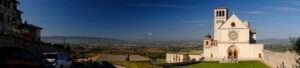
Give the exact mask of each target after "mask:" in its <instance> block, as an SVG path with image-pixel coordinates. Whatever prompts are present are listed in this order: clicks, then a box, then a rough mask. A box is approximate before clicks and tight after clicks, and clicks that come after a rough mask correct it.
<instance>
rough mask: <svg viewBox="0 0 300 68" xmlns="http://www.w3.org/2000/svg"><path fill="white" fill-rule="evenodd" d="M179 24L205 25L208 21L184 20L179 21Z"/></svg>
mask: <svg viewBox="0 0 300 68" xmlns="http://www.w3.org/2000/svg"><path fill="white" fill-rule="evenodd" d="M180 23H181V24H192V25H200V26H202V25H205V23H209V21H208V20H184V21H180Z"/></svg>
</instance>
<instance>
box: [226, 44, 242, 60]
mask: <svg viewBox="0 0 300 68" xmlns="http://www.w3.org/2000/svg"><path fill="white" fill-rule="evenodd" d="M227 54H228V58H238V57H239V52H238V50H237V47H235V46H230V47H229V48H228V51H227Z"/></svg>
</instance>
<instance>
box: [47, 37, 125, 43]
mask: <svg viewBox="0 0 300 68" xmlns="http://www.w3.org/2000/svg"><path fill="white" fill-rule="evenodd" d="M42 40H43V41H46V42H50V43H55V44H63V43H64V40H65V42H66V43H71V44H93V43H123V42H125V40H119V39H112V38H103V37H87V36H44V37H42Z"/></svg>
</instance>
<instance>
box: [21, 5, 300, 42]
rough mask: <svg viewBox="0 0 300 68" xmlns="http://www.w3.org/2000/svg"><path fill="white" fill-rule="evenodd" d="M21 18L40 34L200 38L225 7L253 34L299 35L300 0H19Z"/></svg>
mask: <svg viewBox="0 0 300 68" xmlns="http://www.w3.org/2000/svg"><path fill="white" fill-rule="evenodd" d="M18 1H19V2H20V5H19V6H18V8H19V9H20V10H21V11H23V12H24V14H23V16H22V18H23V20H27V21H28V23H31V24H34V25H37V26H41V27H43V28H44V29H43V31H42V36H95V37H108V38H118V39H130V40H142V39H151V40H201V39H202V38H203V37H204V36H205V34H206V33H207V32H211V33H212V32H213V9H214V8H216V7H226V8H229V14H230V15H231V13H232V11H234V12H235V14H236V15H237V16H238V17H239V18H240V19H241V20H243V21H244V20H249V21H250V23H251V26H250V27H251V28H257V38H258V39H270V38H272V39H273V38H278V39H284V38H288V37H299V34H300V30H299V29H300V27H299V25H300V17H299V16H300V13H299V12H300V1H299V0H18Z"/></svg>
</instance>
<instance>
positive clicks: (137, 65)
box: [98, 61, 163, 68]
mask: <svg viewBox="0 0 300 68" xmlns="http://www.w3.org/2000/svg"><path fill="white" fill-rule="evenodd" d="M98 63H99V64H102V63H103V62H102V61H99V62H98ZM108 63H110V64H113V65H121V66H125V67H128V68H163V67H161V66H156V65H152V64H147V63H142V62H130V61H108Z"/></svg>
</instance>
